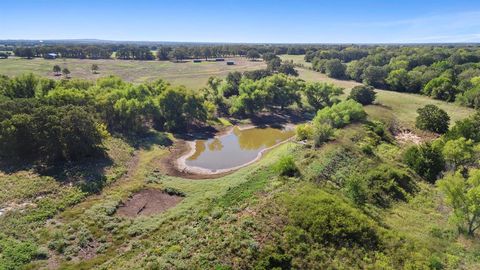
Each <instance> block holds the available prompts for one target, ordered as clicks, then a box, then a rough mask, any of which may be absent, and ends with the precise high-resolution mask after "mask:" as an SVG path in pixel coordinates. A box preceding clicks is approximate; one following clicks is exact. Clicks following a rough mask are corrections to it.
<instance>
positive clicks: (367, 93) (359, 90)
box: [348, 85, 377, 105]
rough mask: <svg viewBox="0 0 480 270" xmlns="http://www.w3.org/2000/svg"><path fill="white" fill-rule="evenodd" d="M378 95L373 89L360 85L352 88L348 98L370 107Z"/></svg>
mask: <svg viewBox="0 0 480 270" xmlns="http://www.w3.org/2000/svg"><path fill="white" fill-rule="evenodd" d="M376 94H377V93H376V92H375V91H374V90H373V87H371V86H365V85H358V86H355V87H353V88H352V90H351V91H350V95H349V96H348V97H349V98H350V99H353V100H355V101H356V102H358V103H360V104H362V105H369V104H372V103H373V102H374V101H375V95H376Z"/></svg>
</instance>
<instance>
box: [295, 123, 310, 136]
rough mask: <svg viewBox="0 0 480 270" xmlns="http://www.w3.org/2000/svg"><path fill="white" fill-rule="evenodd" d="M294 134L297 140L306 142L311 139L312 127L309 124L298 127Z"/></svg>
mask: <svg viewBox="0 0 480 270" xmlns="http://www.w3.org/2000/svg"><path fill="white" fill-rule="evenodd" d="M295 133H296V135H297V139H298V140H308V139H311V138H312V137H313V127H312V126H311V125H309V124H303V125H298V126H297V127H296V128H295Z"/></svg>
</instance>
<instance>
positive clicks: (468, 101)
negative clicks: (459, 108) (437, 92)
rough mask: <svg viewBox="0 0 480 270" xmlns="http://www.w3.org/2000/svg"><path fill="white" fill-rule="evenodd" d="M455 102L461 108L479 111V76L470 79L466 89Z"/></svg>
mask: <svg viewBox="0 0 480 270" xmlns="http://www.w3.org/2000/svg"><path fill="white" fill-rule="evenodd" d="M456 100H458V102H459V103H460V104H462V105H463V106H468V107H472V108H475V109H480V76H479V77H474V78H472V79H470V83H469V86H468V88H467V89H466V90H465V91H464V92H463V93H460V94H459V95H457V96H456Z"/></svg>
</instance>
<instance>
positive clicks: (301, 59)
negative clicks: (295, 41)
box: [280, 54, 312, 68]
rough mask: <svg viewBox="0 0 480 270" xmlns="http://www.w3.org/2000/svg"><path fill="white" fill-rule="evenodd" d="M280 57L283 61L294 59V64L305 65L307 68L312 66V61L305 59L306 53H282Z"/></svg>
mask: <svg viewBox="0 0 480 270" xmlns="http://www.w3.org/2000/svg"><path fill="white" fill-rule="evenodd" d="M280 59H282V60H283V61H293V63H294V64H297V65H303V66H305V67H307V68H308V67H311V66H312V63H308V62H306V61H305V55H288V54H282V55H280Z"/></svg>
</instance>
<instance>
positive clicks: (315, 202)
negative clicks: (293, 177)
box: [286, 191, 380, 253]
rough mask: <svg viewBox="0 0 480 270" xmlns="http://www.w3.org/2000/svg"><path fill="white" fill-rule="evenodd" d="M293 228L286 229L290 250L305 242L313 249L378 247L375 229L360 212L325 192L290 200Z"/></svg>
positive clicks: (289, 208) (291, 225) (288, 204)
mask: <svg viewBox="0 0 480 270" xmlns="http://www.w3.org/2000/svg"><path fill="white" fill-rule="evenodd" d="M286 206H287V207H288V210H289V217H290V222H291V224H290V225H289V226H288V227H287V229H286V231H287V232H286V233H287V240H288V241H289V242H288V243H287V247H290V246H293V245H294V244H296V245H298V244H299V242H298V241H302V242H304V243H305V241H306V243H307V244H308V245H309V246H310V247H312V249H310V252H312V253H314V252H315V249H314V248H313V247H314V246H317V244H321V245H323V246H334V247H337V248H338V247H353V246H358V247H364V248H368V249H371V250H374V249H376V248H377V247H378V245H379V242H380V240H379V236H378V234H377V232H376V226H375V225H374V224H373V223H372V222H371V221H370V220H369V219H368V218H367V217H366V216H365V215H363V214H362V213H361V212H360V211H358V210H356V209H354V208H352V207H351V206H349V205H348V204H347V203H345V202H343V201H341V200H340V199H337V198H335V197H334V196H332V195H329V194H327V193H325V192H323V191H318V192H315V193H313V192H309V193H306V194H305V193H304V194H302V195H298V196H294V197H290V198H288V199H287V202H286Z"/></svg>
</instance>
